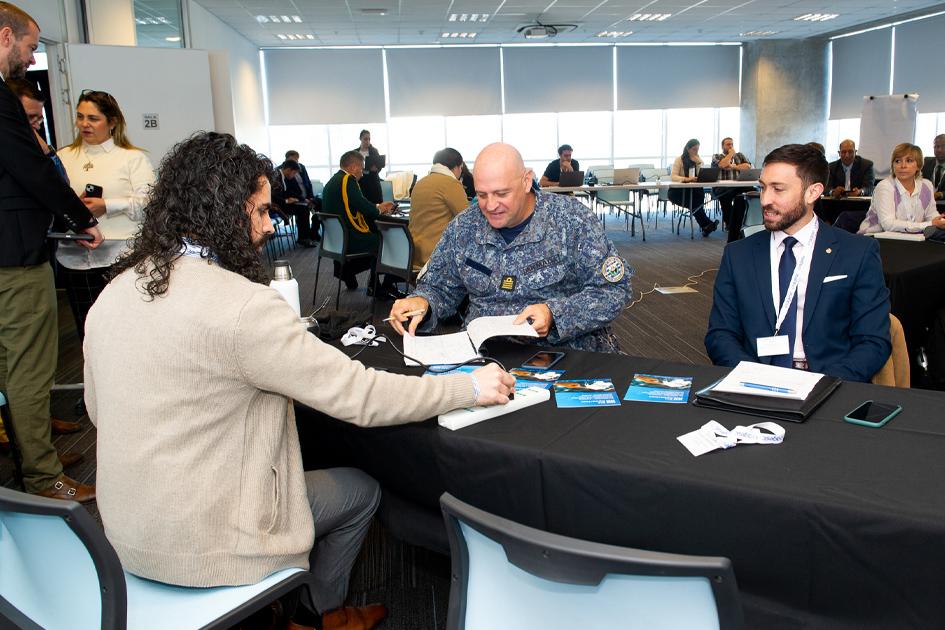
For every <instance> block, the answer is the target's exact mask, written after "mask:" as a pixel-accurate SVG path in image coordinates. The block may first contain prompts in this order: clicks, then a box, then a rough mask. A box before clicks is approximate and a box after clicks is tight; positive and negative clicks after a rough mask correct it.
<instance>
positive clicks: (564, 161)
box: [538, 144, 581, 188]
mask: <svg viewBox="0 0 945 630" xmlns="http://www.w3.org/2000/svg"><path fill="white" fill-rule="evenodd" d="M573 153H574V149H572V148H571V145H570V144H562V145H561V146H560V147H558V159H557V160H552V161H551V162H549V163H548V166H547V167H545V174H544V175H542V176H541V180H540V181H539V182H538V185H539V186H541V187H542V188H545V187H547V186H557V185H558V182H559V181H561V172H562V171H564V172H566V173H571V172H573V171H579V170H581V165H580V164H578V161H577V160H575V159H572V158H571V155H572V154H573Z"/></svg>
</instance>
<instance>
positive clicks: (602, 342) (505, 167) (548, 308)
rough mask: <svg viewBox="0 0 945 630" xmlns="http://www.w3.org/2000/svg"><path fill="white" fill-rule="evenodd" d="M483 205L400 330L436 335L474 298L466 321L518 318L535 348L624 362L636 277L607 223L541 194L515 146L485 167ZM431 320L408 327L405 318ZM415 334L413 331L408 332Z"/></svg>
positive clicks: (492, 149) (496, 151)
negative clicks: (620, 336) (622, 341)
mask: <svg viewBox="0 0 945 630" xmlns="http://www.w3.org/2000/svg"><path fill="white" fill-rule="evenodd" d="M475 180H476V196H477V199H476V201H475V202H474V203H473V205H472V206H470V208H469V209H468V210H466V211H465V212H463V213H461V214H460V215H459V216H457V217H456V218H455V219H454V220H453V221H451V222H450V224H449V225H447V226H446V230H445V231H444V232H443V236H442V238H441V239H440V243H439V244H438V245H437V246H436V249H435V250H434V252H433V256H431V257H430V261H429V262H428V263H427V272H426V273H425V274H423V275H421V276H420V279H419V281H418V283H417V288H416V290H415V291H414V292H413V293H412V294H411V296H410V297H408V298H406V299H403V300H397V301H396V302H394V306H393V308H391V311H390V316H391V317H392V318H394V319H393V321H392V322H391V323H392V325H393V326H394V328H395V329H396V330H397V332H399V333H401V334H408V332H407V331H409V334H414V333H415V332H416V331H417V328H418V326H420V324H421V322H422V323H423V329H424V330H431V329H432V328H433V327H434V326H436V323H437V321H438V320H439V319H442V318H445V317H449V316H451V315H452V314H453V313H455V312H456V309H457V307H458V306H459V304H460V303H461V302H462V301H463V298H465V297H467V296H468V297H469V312H468V315H467V321H469V320H472V319H475V318H476V317H480V316H483V315H516V314H517V315H518V317H517V319H516V323H523V322H526V321H527V322H529V323H530V324H531V325H532V327H533V328H534V329H535V330H536V331H537V332H538V335H539V338H538V339H536V340H535V342H536V343H540V344H542V345H549V346H559V347H570V348H577V349H579V350H594V351H598V352H618V351H619V347H618V344H617V338H616V337H615V336H614V334H613V333H612V332H611V329H610V323H611V322H612V321H613V320H614V319H616V317H617V316H618V315H620V313H621V311H622V310H623V309H624V307H625V306H626V305H627V303H628V302H629V301H630V295H631V292H630V275H631V274H632V270H630V269H629V268H628V266H627V264H626V262H625V261H624V260H623V259H622V258H621V257H620V255H619V254H618V253H617V249H616V247H614V244H613V243H612V242H611V241H610V239H609V238H607V236H606V235H605V234H604V229H603V227H602V226H601V223H600V220H598V219H597V217H595V216H594V214H593V213H592V212H591V211H590V210H589V209H588V208H587V207H586V206H584V205H583V204H581V202H579V201H577V200H575V199H574V198H572V197H566V196H563V195H555V194H548V193H543V192H541V191H540V190H538V189H537V188H534V187H533V182H534V173H533V172H532V170H531V169H527V168H525V164H524V163H523V162H522V156H521V155H520V154H519V152H518V151H516V150H515V148H514V147H512V146H510V145H507V144H501V143H496V144H490V145H489V146H487V147H486V148H484V149H483V150H482V153H480V154H479V157H477V158H476V173H475ZM416 310H423V311H424V315H418V316H414V317H412V318H409V319H410V322H409V324H407V320H408V317H407V316H406V315H405V314H406V313H409V312H411V311H416ZM405 328H406V330H405Z"/></svg>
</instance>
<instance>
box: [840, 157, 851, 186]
mask: <svg viewBox="0 0 945 630" xmlns="http://www.w3.org/2000/svg"><path fill="white" fill-rule="evenodd" d="M840 166H842V167H843V178H844V179H843V181H844V184H843V188H844V190H850V189H851V188H852V186H850V172H851V171H852V170H853V163H852V162H851V163H850V166H847V165H846V164H844V163H843V162H840Z"/></svg>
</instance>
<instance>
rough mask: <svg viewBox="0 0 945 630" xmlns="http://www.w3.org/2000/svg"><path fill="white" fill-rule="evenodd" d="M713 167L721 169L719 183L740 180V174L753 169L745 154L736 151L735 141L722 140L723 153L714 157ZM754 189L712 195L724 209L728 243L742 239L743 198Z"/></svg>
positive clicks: (716, 191)
mask: <svg viewBox="0 0 945 630" xmlns="http://www.w3.org/2000/svg"><path fill="white" fill-rule="evenodd" d="M712 166H713V167H715V168H717V169H719V181H730V180H733V179H737V178H738V173H739V172H741V171H747V170H748V169H750V168H751V162H750V161H749V160H748V158H746V157H745V154H744V153H740V152H738V151H735V141H734V140H732V139H731V138H722V152H721V153H716V154H715V155H713V156H712ZM752 190H753V189H752V188H727V187H726V188H714V189H713V190H712V194H713V195H715V198H716V199H717V200H718V202H719V205H720V206H721V207H722V221H724V222H725V228H726V231H727V232H728V241H729V242H732V241H735V240H738V239H739V238H741V231H742V224H743V223H744V222H745V210H746V207H745V206H746V204H745V198H744V197H743V196H742V195H743V194H744V193H746V192H750V191H752Z"/></svg>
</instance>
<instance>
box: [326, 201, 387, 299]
mask: <svg viewBox="0 0 945 630" xmlns="http://www.w3.org/2000/svg"><path fill="white" fill-rule="evenodd" d="M315 216H317V217H318V219H319V221H321V223H322V240H321V244H320V245H319V247H318V264H317V265H315V289H314V291H313V292H312V304H318V299H317V298H318V274H319V272H320V271H321V267H322V258H329V259H331V260H333V261H335V262H337V263H338V264H339V265H341V273H340V274H339V275H340V276H342V277H344V273H345V265H346V264H347V263H348V262H350V261H352V260H354V259H356V258H372V257H373V256H374V254H372V253H370V252H363V253H359V254H349V253H348V229H347V226H345V224H344V223H343V222H342V221H341V217H339V216H338V215H337V214H328V213H325V212H316V213H315ZM340 303H341V278H338V292H337V293H336V294H335V310H338V305H339V304H340Z"/></svg>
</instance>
